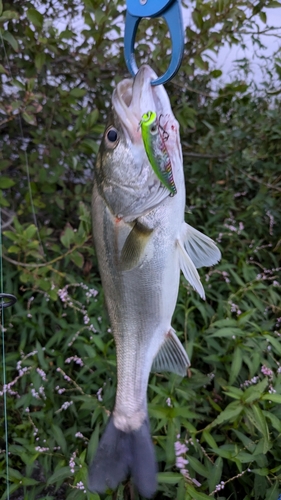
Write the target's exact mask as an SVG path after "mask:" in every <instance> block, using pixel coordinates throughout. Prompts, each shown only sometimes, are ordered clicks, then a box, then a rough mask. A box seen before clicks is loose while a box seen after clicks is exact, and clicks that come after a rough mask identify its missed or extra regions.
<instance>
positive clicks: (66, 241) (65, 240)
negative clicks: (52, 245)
mask: <svg viewBox="0 0 281 500" xmlns="http://www.w3.org/2000/svg"><path fill="white" fill-rule="evenodd" d="M74 239H75V234H74V231H73V229H72V227H71V225H70V224H67V225H66V226H65V229H64V231H63V232H62V233H61V237H60V240H61V242H62V244H63V246H65V247H66V248H70V245H71V244H72V243H74Z"/></svg>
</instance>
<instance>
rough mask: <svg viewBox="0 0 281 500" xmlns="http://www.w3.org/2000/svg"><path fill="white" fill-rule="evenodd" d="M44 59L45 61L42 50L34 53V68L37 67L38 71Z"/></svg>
mask: <svg viewBox="0 0 281 500" xmlns="http://www.w3.org/2000/svg"><path fill="white" fill-rule="evenodd" d="M45 61H46V54H45V53H44V52H39V53H38V54H36V56H35V60H34V62H35V67H36V69H38V71H40V70H41V69H42V67H43V66H44V64H45Z"/></svg>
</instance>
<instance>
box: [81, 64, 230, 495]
mask: <svg viewBox="0 0 281 500" xmlns="http://www.w3.org/2000/svg"><path fill="white" fill-rule="evenodd" d="M155 77H156V75H155V73H154V71H153V70H152V69H151V68H150V67H149V66H146V65H145V66H142V67H141V68H140V70H139V72H138V74H137V76H136V77H135V79H134V80H133V79H125V80H123V81H122V82H120V83H119V84H118V85H117V88H116V89H115V90H114V92H113V96H112V110H111V112H110V115H109V119H108V125H107V127H106V130H105V133H104V136H103V139H102V143H101V146H100V150H99V153H98V156H97V162H96V166H95V178H94V187H93V197H92V218H93V237H94V244H95V250H96V255H97V258H98V264H99V269H100V274H101V280H102V286H103V289H104V294H105V300H106V305H107V309H108V313H109V319H110V323H111V327H112V333H113V336H114V339H115V343H116V354H117V391H116V400H115V405H114V409H113V412H112V414H111V417H110V419H109V422H108V424H107V427H106V429H105V432H104V434H103V436H102V438H101V440H100V443H99V447H98V450H97V452H96V455H95V457H94V460H93V462H92V464H91V465H90V467H89V489H90V490H91V491H95V492H99V493H102V492H104V491H105V490H106V489H107V488H112V489H115V488H116V487H117V486H118V484H119V483H120V482H121V481H123V480H125V479H126V478H127V477H128V476H132V479H133V482H134V484H135V487H136V488H137V490H138V491H139V493H140V494H141V495H143V496H145V497H147V498H151V496H153V494H154V493H155V491H156V489H157V483H156V471H157V468H156V460H155V455H154V449H153V444H152V441H151V437H150V432H149V422H148V416H147V398H146V392H147V384H148V377H149V373H150V371H151V370H156V371H172V372H174V373H177V374H179V375H181V376H184V375H185V374H186V372H187V368H188V366H189V360H188V357H187V354H186V352H185V349H184V348H183V346H182V345H181V343H180V342H179V339H178V337H177V336H176V334H175V332H174V330H173V328H172V326H171V319H172V315H173V312H174V309H175V306H176V301H177V295H178V288H179V280H180V269H182V271H183V272H184V275H185V277H186V279H187V280H188V281H189V282H190V283H191V285H192V286H193V287H194V289H195V290H197V291H198V293H199V294H200V295H201V297H202V298H204V290H203V287H202V284H201V281H200V277H199V275H198V272H197V270H196V267H201V266H203V265H208V266H210V265H213V264H215V263H216V262H218V260H219V259H220V252H219V250H218V248H217V247H216V245H215V244H214V242H213V241H212V240H211V239H210V238H208V237H207V236H205V235H203V234H202V233H200V232H199V231H197V230H196V229H194V228H192V227H191V226H189V225H188V224H186V223H185V222H184V210H185V187H184V186H185V185H184V174H183V165H182V152H181V147H180V139H179V127H178V123H177V121H176V120H175V118H174V116H173V113H172V110H171V107H170V102H169V98H168V96H167V94H166V92H165V90H164V88H163V87H162V86H158V87H152V86H151V84H150V81H151V80H152V79H154V78H155ZM147 110H152V111H154V112H156V113H157V114H158V115H160V114H163V115H164V116H168V117H169V119H168V122H167V125H166V130H167V133H168V136H169V138H168V140H167V141H166V142H165V146H166V148H167V152H168V155H169V158H170V160H171V167H172V171H173V178H174V181H175V185H176V186H177V193H176V194H175V195H174V196H173V197H171V196H170V191H169V190H168V189H167V188H165V186H163V184H162V183H161V181H160V180H159V178H158V177H157V175H156V174H155V172H154V171H153V169H152V168H151V165H150V163H149V160H148V157H147V155H146V152H145V149H144V145H143V141H142V136H141V131H140V127H139V123H140V119H141V117H142V116H143V114H144V113H145V112H147Z"/></svg>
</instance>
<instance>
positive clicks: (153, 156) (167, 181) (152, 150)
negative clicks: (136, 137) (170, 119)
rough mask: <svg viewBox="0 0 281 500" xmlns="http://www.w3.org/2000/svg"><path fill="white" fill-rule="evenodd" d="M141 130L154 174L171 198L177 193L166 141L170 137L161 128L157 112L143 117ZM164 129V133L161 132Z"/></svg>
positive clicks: (145, 114) (150, 112)
mask: <svg viewBox="0 0 281 500" xmlns="http://www.w3.org/2000/svg"><path fill="white" fill-rule="evenodd" d="M140 128H141V134H142V140H143V144H144V149H145V152H146V154H147V157H148V159H149V162H150V164H151V166H152V168H153V171H154V173H155V174H156V175H157V177H158V179H160V181H161V182H162V184H163V185H164V186H165V187H166V188H167V189H168V190H169V191H170V196H174V195H175V194H176V193H177V188H176V185H175V181H174V177H173V171H172V165H171V160H170V158H169V155H168V152H167V148H166V146H165V140H167V138H168V137H169V136H168V134H167V132H166V131H165V130H164V129H163V127H161V126H160V122H158V120H157V115H156V113H155V111H148V112H147V113H144V114H143V115H142V118H141V121H140ZM162 129H163V133H161V130H162Z"/></svg>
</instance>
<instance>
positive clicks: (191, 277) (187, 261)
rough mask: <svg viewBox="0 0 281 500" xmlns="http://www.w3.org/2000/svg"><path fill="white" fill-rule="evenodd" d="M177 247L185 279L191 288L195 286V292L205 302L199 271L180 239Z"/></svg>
mask: <svg viewBox="0 0 281 500" xmlns="http://www.w3.org/2000/svg"><path fill="white" fill-rule="evenodd" d="M177 247H178V252H179V262H180V268H181V270H182V272H183V274H184V277H185V279H186V280H187V281H188V282H189V283H190V284H191V286H193V288H194V290H196V292H198V293H199V295H200V297H201V298H202V299H204V300H205V292H204V288H203V285H202V283H201V281H200V276H199V274H198V271H197V269H196V267H195V265H194V264H193V262H192V260H191V258H190V257H189V255H188V253H187V252H186V250H185V248H184V245H183V243H182V241H181V240H180V239H179V240H177Z"/></svg>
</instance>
